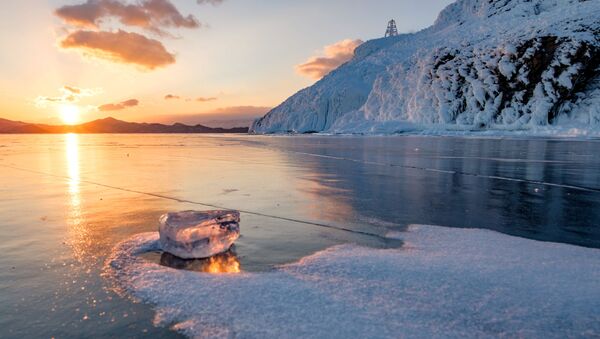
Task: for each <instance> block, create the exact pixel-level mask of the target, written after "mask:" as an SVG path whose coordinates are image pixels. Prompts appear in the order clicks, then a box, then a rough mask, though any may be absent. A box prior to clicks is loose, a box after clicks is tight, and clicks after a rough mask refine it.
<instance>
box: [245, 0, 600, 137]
mask: <svg viewBox="0 0 600 339" xmlns="http://www.w3.org/2000/svg"><path fill="white" fill-rule="evenodd" d="M599 61H600V1H595V0H543V1H539V0H538V1H536V0H498V1H488V0H459V1H457V2H456V3H454V4H452V5H450V6H448V7H447V8H446V9H445V10H444V11H442V12H441V13H440V15H439V17H438V19H437V21H436V22H435V24H434V25H433V26H431V27H430V28H427V29H425V30H423V31H420V32H417V33H414V34H405V35H401V36H398V37H392V38H385V39H377V40H371V41H368V42H366V43H364V44H363V45H361V46H359V47H358V48H357V49H356V50H355V56H354V58H353V59H352V60H351V61H349V62H348V63H346V64H344V65H342V66H341V67H339V68H338V69H336V70H334V71H333V72H331V73H330V74H329V75H327V76H326V77H325V78H323V79H322V80H320V81H319V82H317V83H316V84H315V85H313V86H312V87H309V88H306V89H304V90H302V91H300V92H298V93H297V94H295V95H294V96H292V97H291V98H289V99H288V100H286V101H285V102H284V103H282V104H281V105H280V106H278V107H276V108H275V109H273V110H272V111H271V112H269V113H268V114H267V115H266V116H265V117H263V118H261V119H258V120H257V121H255V122H254V124H253V126H252V128H251V132H254V133H278V132H294V133H305V132H337V133H393V132H401V131H406V130H414V129H417V130H421V129H443V130H457V129H458V130H490V129H503V130H504V129H506V130H530V131H532V130H536V129H540V128H542V129H548V128H549V129H554V128H556V129H560V128H571V127H577V128H580V129H583V130H594V129H595V130H600V62H599Z"/></svg>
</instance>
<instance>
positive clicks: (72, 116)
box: [60, 105, 80, 125]
mask: <svg viewBox="0 0 600 339" xmlns="http://www.w3.org/2000/svg"><path fill="white" fill-rule="evenodd" d="M79 113H80V111H79V107H77V106H75V105H62V106H60V118H61V119H62V121H63V123H65V124H67V125H74V124H76V123H77V122H78V121H79Z"/></svg>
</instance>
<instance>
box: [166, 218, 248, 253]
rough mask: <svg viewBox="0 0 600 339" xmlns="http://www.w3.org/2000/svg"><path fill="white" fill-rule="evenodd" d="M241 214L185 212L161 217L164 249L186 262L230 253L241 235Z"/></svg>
mask: <svg viewBox="0 0 600 339" xmlns="http://www.w3.org/2000/svg"><path fill="white" fill-rule="evenodd" d="M239 222H240V213H239V212H237V211H205V212H197V211H184V212H177V213H167V214H165V215H163V216H162V217H160V226H159V228H158V231H159V234H160V244H161V247H162V250H163V251H165V252H169V253H171V254H173V255H176V256H178V257H180V258H184V259H193V258H208V257H211V256H213V255H215V254H219V253H223V252H225V251H227V250H228V249H229V248H230V247H231V245H233V243H234V242H235V241H236V240H237V238H239V236H240V226H239Z"/></svg>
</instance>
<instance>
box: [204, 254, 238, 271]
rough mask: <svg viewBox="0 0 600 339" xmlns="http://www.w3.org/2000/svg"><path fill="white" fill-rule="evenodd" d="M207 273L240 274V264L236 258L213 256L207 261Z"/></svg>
mask: <svg viewBox="0 0 600 339" xmlns="http://www.w3.org/2000/svg"><path fill="white" fill-rule="evenodd" d="M205 272H207V273H240V262H239V260H238V258H237V257H236V256H220V257H219V256H215V257H212V258H210V259H209V264H208V265H207V267H206V271H205Z"/></svg>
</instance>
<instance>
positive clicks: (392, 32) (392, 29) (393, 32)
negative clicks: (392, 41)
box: [385, 19, 398, 38]
mask: <svg viewBox="0 0 600 339" xmlns="http://www.w3.org/2000/svg"><path fill="white" fill-rule="evenodd" d="M397 35H398V28H396V20H394V19H392V20H390V21H389V22H388V26H387V30H386V31H385V37H386V38H387V37H390V36H397Z"/></svg>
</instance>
